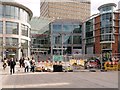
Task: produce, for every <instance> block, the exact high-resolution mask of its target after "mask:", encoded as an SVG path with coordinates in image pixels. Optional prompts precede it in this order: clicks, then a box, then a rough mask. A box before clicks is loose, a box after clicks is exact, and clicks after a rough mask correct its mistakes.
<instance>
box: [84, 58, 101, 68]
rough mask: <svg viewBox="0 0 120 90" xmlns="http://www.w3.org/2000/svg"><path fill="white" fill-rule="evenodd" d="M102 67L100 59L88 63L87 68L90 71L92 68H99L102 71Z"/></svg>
mask: <svg viewBox="0 0 120 90" xmlns="http://www.w3.org/2000/svg"><path fill="white" fill-rule="evenodd" d="M100 66H101V64H100V61H99V60H98V59H96V60H89V61H87V62H86V68H87V69H88V68H89V69H90V68H97V69H100Z"/></svg>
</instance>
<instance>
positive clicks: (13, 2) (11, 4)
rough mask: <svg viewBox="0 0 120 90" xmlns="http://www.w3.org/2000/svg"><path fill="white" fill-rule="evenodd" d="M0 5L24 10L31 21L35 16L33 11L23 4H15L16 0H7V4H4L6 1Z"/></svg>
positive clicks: (0, 0)
mask: <svg viewBox="0 0 120 90" xmlns="http://www.w3.org/2000/svg"><path fill="white" fill-rule="evenodd" d="M7 1H9V2H7ZM0 3H1V4H2V5H10V6H15V7H19V8H22V9H24V10H25V11H26V12H27V13H28V14H29V16H30V19H31V18H32V16H33V13H32V11H31V10H30V9H29V8H27V7H25V6H24V5H22V4H19V3H17V2H15V0H12V1H10V0H5V2H4V0H0Z"/></svg>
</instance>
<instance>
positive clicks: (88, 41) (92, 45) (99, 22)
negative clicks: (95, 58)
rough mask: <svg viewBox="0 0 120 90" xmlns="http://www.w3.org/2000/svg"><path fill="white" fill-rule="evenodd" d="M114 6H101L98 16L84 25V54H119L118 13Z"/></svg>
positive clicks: (119, 14) (119, 26)
mask: <svg viewBox="0 0 120 90" xmlns="http://www.w3.org/2000/svg"><path fill="white" fill-rule="evenodd" d="M115 7H116V4H114V3H108V4H104V5H101V6H100V7H99V8H98V10H99V11H100V13H99V14H96V15H93V16H91V17H90V18H88V19H87V20H86V21H85V23H84V31H83V45H84V46H83V52H84V53H85V54H101V53H112V54H114V53H120V20H119V18H120V12H119V11H118V10H115Z"/></svg>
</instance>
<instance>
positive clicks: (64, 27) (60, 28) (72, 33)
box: [51, 19, 82, 55]
mask: <svg viewBox="0 0 120 90" xmlns="http://www.w3.org/2000/svg"><path fill="white" fill-rule="evenodd" d="M75 50H78V51H79V52H75ZM51 53H52V54H57V55H64V54H75V53H82V23H81V22H80V21H78V20H70V19H69V20H65V19H62V20H60V19H59V20H55V21H54V22H52V23H51Z"/></svg>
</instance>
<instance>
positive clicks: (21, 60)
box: [19, 57, 23, 68]
mask: <svg viewBox="0 0 120 90" xmlns="http://www.w3.org/2000/svg"><path fill="white" fill-rule="evenodd" d="M19 63H20V68H21V67H22V63H23V58H22V57H21V58H20V60H19Z"/></svg>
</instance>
